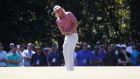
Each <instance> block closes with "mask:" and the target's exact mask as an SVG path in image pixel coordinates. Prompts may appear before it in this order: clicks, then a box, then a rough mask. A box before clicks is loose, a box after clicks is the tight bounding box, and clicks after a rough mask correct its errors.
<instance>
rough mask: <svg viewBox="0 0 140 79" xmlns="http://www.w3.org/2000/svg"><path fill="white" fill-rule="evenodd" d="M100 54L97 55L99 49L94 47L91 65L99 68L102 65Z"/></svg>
mask: <svg viewBox="0 0 140 79" xmlns="http://www.w3.org/2000/svg"><path fill="white" fill-rule="evenodd" d="M100 54H101V53H99V47H95V49H94V51H93V57H92V58H93V61H92V65H93V66H101V65H102V63H103V62H102V57H101V55H100Z"/></svg>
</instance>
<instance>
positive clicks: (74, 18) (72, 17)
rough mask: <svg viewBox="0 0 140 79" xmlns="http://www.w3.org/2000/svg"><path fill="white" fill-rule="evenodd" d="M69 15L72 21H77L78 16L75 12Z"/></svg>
mask: <svg viewBox="0 0 140 79" xmlns="http://www.w3.org/2000/svg"><path fill="white" fill-rule="evenodd" d="M68 15H69V17H70V19H71V21H72V22H73V23H75V22H77V19H76V17H75V16H74V14H73V13H71V12H69V14H68Z"/></svg>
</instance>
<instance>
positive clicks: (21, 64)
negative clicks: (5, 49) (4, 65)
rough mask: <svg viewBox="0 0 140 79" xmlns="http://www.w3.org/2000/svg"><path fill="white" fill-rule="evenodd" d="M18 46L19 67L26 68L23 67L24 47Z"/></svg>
mask: <svg viewBox="0 0 140 79" xmlns="http://www.w3.org/2000/svg"><path fill="white" fill-rule="evenodd" d="M16 46H17V51H16V53H17V54H19V56H20V62H19V66H24V65H23V47H21V46H20V45H16Z"/></svg>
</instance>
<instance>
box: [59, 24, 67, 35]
mask: <svg viewBox="0 0 140 79" xmlns="http://www.w3.org/2000/svg"><path fill="white" fill-rule="evenodd" d="M58 28H59V30H60V32H61V34H62V35H66V33H65V32H64V30H63V28H61V27H60V26H59V27H58Z"/></svg>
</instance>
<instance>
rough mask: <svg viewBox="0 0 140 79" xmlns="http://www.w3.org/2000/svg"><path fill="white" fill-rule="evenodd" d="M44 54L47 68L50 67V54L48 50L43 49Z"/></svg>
mask: <svg viewBox="0 0 140 79" xmlns="http://www.w3.org/2000/svg"><path fill="white" fill-rule="evenodd" d="M43 53H44V55H45V58H46V64H47V66H48V54H49V50H48V48H44V49H43Z"/></svg>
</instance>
